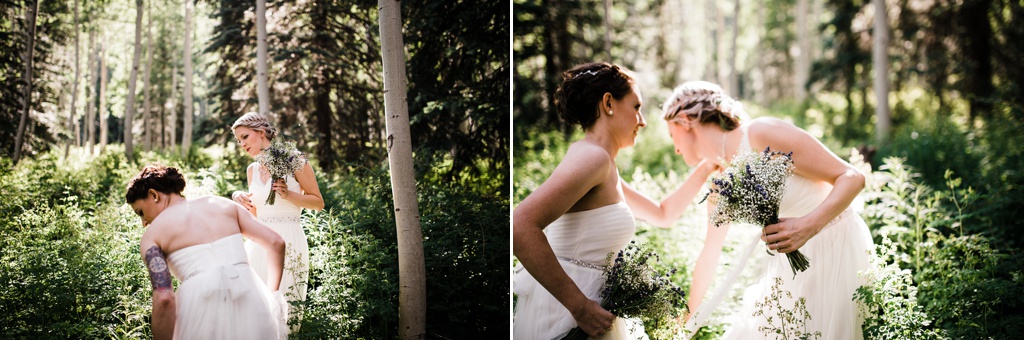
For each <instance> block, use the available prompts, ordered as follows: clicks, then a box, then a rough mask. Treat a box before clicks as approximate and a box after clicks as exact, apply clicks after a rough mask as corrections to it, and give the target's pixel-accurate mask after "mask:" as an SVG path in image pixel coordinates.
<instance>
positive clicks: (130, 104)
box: [124, 0, 143, 162]
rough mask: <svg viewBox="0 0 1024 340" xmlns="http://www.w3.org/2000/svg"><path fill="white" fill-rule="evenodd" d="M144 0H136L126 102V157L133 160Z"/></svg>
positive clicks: (130, 160) (129, 160)
mask: <svg viewBox="0 0 1024 340" xmlns="http://www.w3.org/2000/svg"><path fill="white" fill-rule="evenodd" d="M142 16H143V13H142V0H135V55H134V56H132V71H131V74H130V75H128V98H127V99H126V100H125V104H124V157H125V158H127V159H128V162H132V159H133V157H132V156H133V154H134V152H135V146H134V145H133V144H132V135H133V134H132V130H133V128H132V127H134V126H135V124H133V122H132V119H133V118H135V117H134V116H135V81H136V80H138V77H139V59H142Z"/></svg>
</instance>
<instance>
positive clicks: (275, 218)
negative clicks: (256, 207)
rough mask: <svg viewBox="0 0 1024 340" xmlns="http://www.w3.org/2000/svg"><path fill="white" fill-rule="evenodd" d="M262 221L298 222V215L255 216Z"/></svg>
mask: <svg viewBox="0 0 1024 340" xmlns="http://www.w3.org/2000/svg"><path fill="white" fill-rule="evenodd" d="M257 219H258V220H259V221H260V222H263V223H285V222H295V223H298V222H299V216H269V217H259V218H257Z"/></svg>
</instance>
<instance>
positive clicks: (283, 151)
mask: <svg viewBox="0 0 1024 340" xmlns="http://www.w3.org/2000/svg"><path fill="white" fill-rule="evenodd" d="M256 161H257V162H259V163H260V165H263V167H265V168H267V171H269V172H270V182H271V183H273V182H274V181H276V180H279V179H282V178H285V176H288V175H292V174H294V173H295V172H296V171H299V169H302V166H303V165H304V164H306V156H305V155H303V154H302V152H299V149H297V148H295V142H284V141H275V142H271V143H270V146H268V147H267V148H265V149H263V152H261V153H260V154H258V155H256ZM275 197H277V193H276V192H274V191H273V190H271V191H270V195H269V196H267V201H266V203H267V205H274V198H275Z"/></svg>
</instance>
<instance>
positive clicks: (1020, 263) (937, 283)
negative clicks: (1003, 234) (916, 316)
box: [916, 235, 1024, 339]
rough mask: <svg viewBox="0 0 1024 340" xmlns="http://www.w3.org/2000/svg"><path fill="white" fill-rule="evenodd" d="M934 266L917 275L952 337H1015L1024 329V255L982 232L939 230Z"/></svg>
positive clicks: (924, 299) (928, 304) (927, 302)
mask: <svg viewBox="0 0 1024 340" xmlns="http://www.w3.org/2000/svg"><path fill="white" fill-rule="evenodd" d="M934 238H935V246H934V247H932V248H930V249H929V252H928V253H929V254H928V258H929V265H928V266H925V267H924V268H922V270H921V271H920V272H919V273H918V274H917V277H916V279H917V280H918V281H919V282H920V286H919V287H920V297H919V300H920V303H921V305H923V306H924V307H925V310H926V311H928V313H929V315H931V316H933V317H934V318H935V324H936V326H937V327H939V328H940V329H942V330H943V334H944V335H948V336H949V337H952V338H957V339H960V338H996V339H1007V338H1013V337H1015V336H1017V335H1019V334H1021V332H1024V315H1021V313H1020V306H1022V305H1024V297H1022V296H1021V294H1020V292H1021V291H1022V289H1024V273H1022V272H1021V268H1024V260H1022V259H1020V258H1019V257H1010V256H1009V255H1007V254H1003V253H1000V252H999V251H998V250H996V249H993V248H992V247H991V246H990V245H989V242H988V240H986V239H985V238H984V237H982V236H979V235H964V236H955V237H950V238H945V237H941V236H938V235H935V237H934Z"/></svg>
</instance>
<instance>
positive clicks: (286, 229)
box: [245, 171, 309, 332]
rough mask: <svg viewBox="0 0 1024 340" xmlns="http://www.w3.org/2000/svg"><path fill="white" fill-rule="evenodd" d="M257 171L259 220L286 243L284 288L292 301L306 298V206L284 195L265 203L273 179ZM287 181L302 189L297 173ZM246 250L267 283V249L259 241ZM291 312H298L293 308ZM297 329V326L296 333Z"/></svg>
mask: <svg viewBox="0 0 1024 340" xmlns="http://www.w3.org/2000/svg"><path fill="white" fill-rule="evenodd" d="M255 172H256V173H255V174H254V176H253V177H254V178H253V179H252V183H250V184H249V192H250V193H252V196H251V197H250V199H251V200H252V205H253V206H255V207H256V219H257V220H259V221H260V222H263V224H265V225H267V226H268V227H270V229H273V230H274V231H276V232H277V233H278V234H279V235H281V238H283V239H284V242H285V260H284V273H282V274H281V289H280V290H281V292H282V293H283V294H284V296H285V298H287V299H288V301H305V300H306V283H307V282H308V279H309V244H308V243H307V242H306V234H305V233H304V232H303V231H302V225H301V224H300V216H301V214H302V208H301V207H299V206H297V205H295V204H292V202H289V201H288V200H285V199H283V198H281V197H280V196H278V197H277V198H276V199H275V201H274V204H273V205H267V204H266V203H265V202H266V200H267V196H268V195H270V190H271V188H272V186H273V182H272V181H270V179H269V177H270V176H267V180H266V181H263V178H262V174H260V173H259V171H255ZM285 182H286V183H287V184H288V190H290V191H292V195H294V194H295V193H298V192H302V189H301V188H300V187H299V182H298V181H296V180H295V177H294V176H287V178H286V179H285ZM245 251H246V253H248V255H249V263H251V264H252V268H253V270H254V271H255V272H256V275H259V277H260V278H261V279H263V281H264V282H266V280H267V251H266V249H264V248H263V247H260V246H259V245H258V244H256V243H255V242H246V244H245ZM291 313H297V311H294V310H293V311H291ZM290 316H291V315H289V317H290ZM297 330H298V329H297V328H294V327H293V329H292V332H295V331H297Z"/></svg>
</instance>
